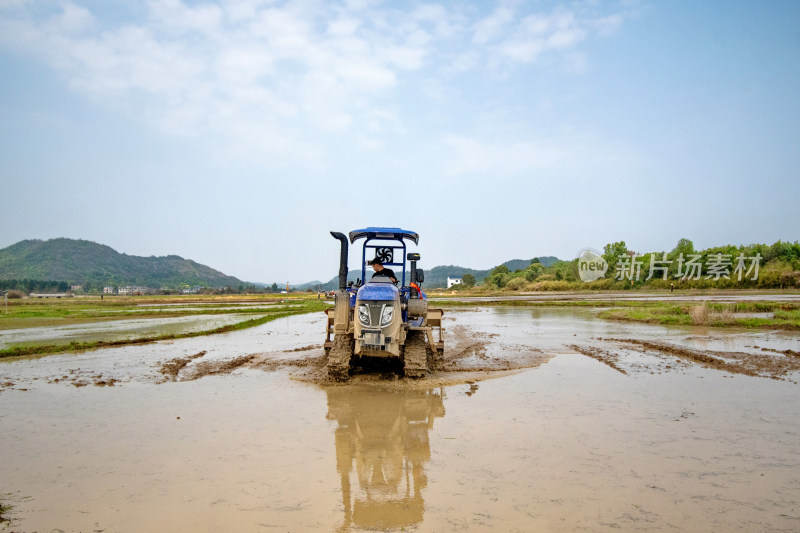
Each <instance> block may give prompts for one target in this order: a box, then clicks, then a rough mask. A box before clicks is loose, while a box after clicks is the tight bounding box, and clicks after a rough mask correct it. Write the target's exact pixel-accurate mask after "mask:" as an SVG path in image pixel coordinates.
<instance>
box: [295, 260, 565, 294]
mask: <svg viewBox="0 0 800 533" xmlns="http://www.w3.org/2000/svg"><path fill="white" fill-rule="evenodd" d="M538 259H539V262H540V263H542V264H543V265H544V266H550V265H552V264H553V263H555V262H556V261H558V260H559V259H558V258H557V257H553V256H546V257H539V258H538ZM531 261H532V259H511V260H510V261H506V262H505V263H502V264H503V265H505V266H506V267H508V269H509V270H510V271H511V272H514V271H515V270H521V269H524V268H526V267H527V266H528V265H530V264H531ZM498 266H499V265H498ZM423 270H424V271H425V283H424V284H423V287H428V288H431V289H438V288H442V287H447V278H448V277H450V278H460V277H462V276H463V275H464V274H472V275H473V276H475V280H476V281H477V282H478V283H480V282H481V281H483V280H484V279H485V278H486V276H488V275H489V274H490V273H491V271H492V269H489V270H475V269H472V268H466V267H460V266H455V265H441V266H435V267H433V268H431V269H430V270H428V269H427V268H424V267H423ZM398 274H399V272H398ZM369 276H371V274H370V273H368V274H367V277H369ZM360 277H361V271H360V270H351V271H350V272H348V273H347V281H355V280H356V278H360ZM318 286H319V287H320V289H322V290H325V291H332V290H334V289H338V288H339V277H338V276H336V277H333V278H332V279H331V280H330V281H327V282H324V283H323V282H321V281H311V282H308V283H303V284H302V285H297V286H296V287H295V288H296V289H299V290H306V289H312V290H316V288H317V287H318Z"/></svg>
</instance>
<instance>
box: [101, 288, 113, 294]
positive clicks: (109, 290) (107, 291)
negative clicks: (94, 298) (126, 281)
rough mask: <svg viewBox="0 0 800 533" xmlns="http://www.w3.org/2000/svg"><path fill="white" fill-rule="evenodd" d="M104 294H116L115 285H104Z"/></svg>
mask: <svg viewBox="0 0 800 533" xmlns="http://www.w3.org/2000/svg"><path fill="white" fill-rule="evenodd" d="M103 294H114V287H103Z"/></svg>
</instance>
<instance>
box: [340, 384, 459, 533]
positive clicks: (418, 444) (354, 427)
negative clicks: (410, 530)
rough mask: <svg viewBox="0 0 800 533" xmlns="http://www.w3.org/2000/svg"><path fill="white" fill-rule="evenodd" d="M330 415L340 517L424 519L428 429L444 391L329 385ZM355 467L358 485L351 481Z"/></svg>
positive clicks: (381, 524)
mask: <svg viewBox="0 0 800 533" xmlns="http://www.w3.org/2000/svg"><path fill="white" fill-rule="evenodd" d="M327 394H328V416H327V418H328V419H329V420H336V422H338V424H339V425H338V427H337V428H336V432H335V440H336V469H337V470H338V472H339V475H340V476H341V484H342V502H343V505H344V522H343V524H342V527H341V530H343V531H347V530H349V528H350V526H351V525H355V526H356V527H363V528H378V529H395V528H401V527H406V526H411V525H414V524H419V523H420V522H422V517H423V513H424V511H425V502H424V500H423V498H422V490H423V489H424V488H425V486H426V485H427V477H426V475H425V464H426V463H427V462H428V461H429V460H430V457H431V449H430V443H429V441H428V431H429V430H430V429H431V428H433V421H434V419H435V418H436V417H443V416H444V401H443V391H442V390H441V389H439V390H427V391H425V390H419V391H404V392H402V393H401V392H398V391H377V390H370V389H362V390H359V389H355V390H354V389H352V388H349V387H348V388H338V387H337V388H332V389H329V390H328V391H327ZM354 469H355V473H356V478H357V480H358V486H357V487H356V488H354V487H353V486H352V485H351V478H352V476H351V473H352V472H353V470H354Z"/></svg>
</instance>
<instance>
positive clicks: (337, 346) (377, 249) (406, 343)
mask: <svg viewBox="0 0 800 533" xmlns="http://www.w3.org/2000/svg"><path fill="white" fill-rule="evenodd" d="M331 235H332V236H333V237H334V238H335V239H338V240H339V241H340V242H341V253H340V256H339V290H338V291H336V294H335V301H336V304H335V306H334V308H333V309H329V310H328V311H327V316H328V320H327V333H326V338H325V345H324V346H325V353H326V355H327V358H328V365H327V366H328V375H329V376H330V377H332V378H333V379H336V380H340V381H342V380H347V379H348V378H349V377H350V363H351V361H352V360H353V359H360V358H362V357H371V358H395V359H400V360H401V361H402V363H403V372H404V374H405V375H406V376H407V377H411V378H420V377H423V376H424V375H425V374H426V372H427V371H428V370H429V369H432V368H433V366H434V364H435V361H436V359H437V358H440V357H441V356H442V354H443V353H444V340H443V337H442V335H443V329H442V315H443V314H444V313H443V311H442V310H441V309H429V308H428V298H427V296H426V295H425V293H424V292H423V291H422V282H423V281H424V280H425V275H424V272H423V271H422V270H421V269H418V268H417V261H419V259H420V256H419V254H418V253H407V250H406V242H408V241H410V242H413V243H414V244H417V243H418V242H419V235H417V234H416V233H414V232H413V231H408V230H404V229H400V228H373V227H370V228H364V229H358V230H354V231H351V232H350V234H349V241H350V242H349V244H354V243H355V242H356V241H357V240H359V239H364V243H363V247H362V251H361V278H360V279H359V280H357V281H356V282H355V283H353V282H350V284H348V283H347V254H348V237H346V236H345V235H344V234H342V233H339V232H335V231H332V232H331ZM376 260H377V261H378V262H380V263H381V264H382V265H383V266H384V267H386V268H392V269H396V270H397V271H398V272H400V271H401V270H400V269H402V273H401V274H400V275H399V276H398V274H395V275H396V276H398V277H397V278H395V279H396V280H397V281H396V282H394V281H393V280H392V279H391V278H390V277H388V276H385V275H381V271H378V272H376V273H375V274H374V275H373V276H372V278H371V279H370V281H369V282H366V278H367V275H368V272H367V264H368V263H373V262H375V261H376ZM406 261H408V262H409V267H410V268H409V270H408V271H407V270H406ZM393 271H394V270H393ZM361 280H365V282H364V283H362V282H361Z"/></svg>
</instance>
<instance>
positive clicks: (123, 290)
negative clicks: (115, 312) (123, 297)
mask: <svg viewBox="0 0 800 533" xmlns="http://www.w3.org/2000/svg"><path fill="white" fill-rule="evenodd" d="M149 292H150V289H148V288H147V287H139V286H137V285H128V286H127V287H120V288H119V289H117V294H147V293H149Z"/></svg>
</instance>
